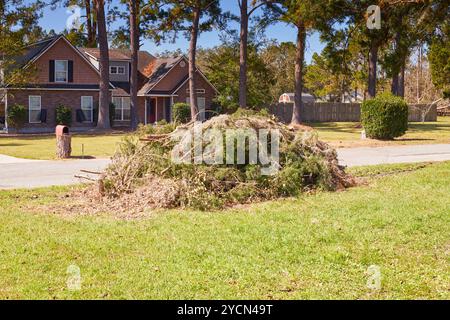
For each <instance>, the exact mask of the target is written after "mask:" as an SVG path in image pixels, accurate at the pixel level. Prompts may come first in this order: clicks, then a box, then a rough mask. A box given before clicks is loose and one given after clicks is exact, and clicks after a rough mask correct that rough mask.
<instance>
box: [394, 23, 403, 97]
mask: <svg viewBox="0 0 450 320" xmlns="http://www.w3.org/2000/svg"><path fill="white" fill-rule="evenodd" d="M399 23H401V21H399ZM401 36H402V35H401V33H400V31H397V32H396V34H395V40H394V41H395V58H396V61H395V63H394V66H393V67H392V83H391V93H392V94H393V95H395V96H398V95H399V85H400V84H399V73H400V66H401V61H402V60H403V57H402V50H401V47H400V46H401V43H400V41H401Z"/></svg>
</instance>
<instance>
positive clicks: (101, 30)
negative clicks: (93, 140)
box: [94, 0, 111, 129]
mask: <svg viewBox="0 0 450 320" xmlns="http://www.w3.org/2000/svg"><path fill="white" fill-rule="evenodd" d="M94 1H95V11H96V16H97V26H98V42H99V46H100V94H99V107H98V122H97V128H100V129H110V128H111V124H110V121H109V102H110V95H109V48H108V34H107V30H106V20H105V2H104V0H94Z"/></svg>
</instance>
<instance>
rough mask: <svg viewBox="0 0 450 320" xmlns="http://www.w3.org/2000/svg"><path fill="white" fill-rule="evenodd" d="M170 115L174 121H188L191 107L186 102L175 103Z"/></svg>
mask: <svg viewBox="0 0 450 320" xmlns="http://www.w3.org/2000/svg"><path fill="white" fill-rule="evenodd" d="M172 115H173V120H174V121H175V122H178V123H188V122H189V121H190V120H191V107H190V106H189V105H188V104H187V103H175V104H174V105H173V107H172Z"/></svg>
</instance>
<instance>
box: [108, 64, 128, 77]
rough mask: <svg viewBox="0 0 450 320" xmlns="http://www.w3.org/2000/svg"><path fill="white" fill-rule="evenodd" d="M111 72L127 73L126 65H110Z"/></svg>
mask: <svg viewBox="0 0 450 320" xmlns="http://www.w3.org/2000/svg"><path fill="white" fill-rule="evenodd" d="M109 73H110V74H122V75H123V74H125V67H120V66H110V67H109Z"/></svg>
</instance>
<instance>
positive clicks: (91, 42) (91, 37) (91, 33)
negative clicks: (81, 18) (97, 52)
mask: <svg viewBox="0 0 450 320" xmlns="http://www.w3.org/2000/svg"><path fill="white" fill-rule="evenodd" d="M85 7H86V24H87V32H88V43H87V46H88V47H89V48H95V47H96V46H97V41H96V32H95V29H94V26H93V21H92V20H93V19H92V18H93V17H92V12H91V0H85Z"/></svg>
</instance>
